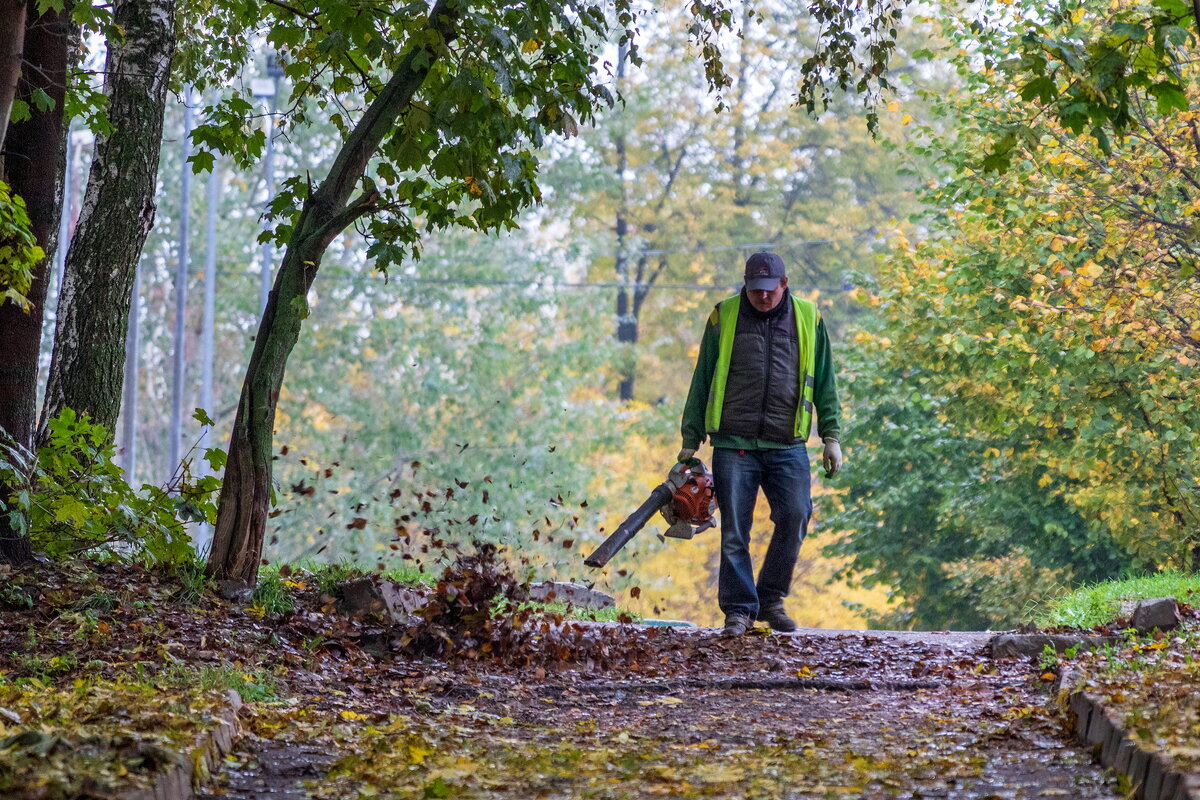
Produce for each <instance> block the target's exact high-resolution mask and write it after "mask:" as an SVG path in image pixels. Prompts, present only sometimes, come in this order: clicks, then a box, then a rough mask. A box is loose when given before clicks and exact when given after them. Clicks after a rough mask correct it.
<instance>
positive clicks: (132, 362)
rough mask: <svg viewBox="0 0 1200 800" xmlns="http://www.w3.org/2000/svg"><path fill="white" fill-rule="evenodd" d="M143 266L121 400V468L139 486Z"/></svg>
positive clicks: (137, 271) (137, 276)
mask: <svg viewBox="0 0 1200 800" xmlns="http://www.w3.org/2000/svg"><path fill="white" fill-rule="evenodd" d="M141 305H142V268H141V265H140V264H139V265H138V266H137V267H135V268H134V271H133V297H132V299H131V302H130V304H129V328H128V330H127V331H126V332H125V387H124V391H125V397H124V399H123V400H122V401H121V442H122V445H123V449H122V452H121V469H123V470H124V471H125V481H126V482H127V483H128V484H129V485H130V486H137V485H138V483H137V481H136V480H135V474H134V473H135V472H136V471H137V430H138V353H139V351H140V350H141V339H142V326H141Z"/></svg>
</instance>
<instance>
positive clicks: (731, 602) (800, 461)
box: [713, 446, 812, 619]
mask: <svg viewBox="0 0 1200 800" xmlns="http://www.w3.org/2000/svg"><path fill="white" fill-rule="evenodd" d="M713 482H714V484H715V485H716V493H717V504H718V505H719V506H720V509H721V572H720V576H719V578H718V584H717V602H718V604H719V605H720V606H721V611H723V612H725V614H726V615H729V614H745V615H747V616H748V617H750V618H751V619H754V617H755V616H757V615H758V609H759V607H760V606H765V605H767V604H769V603H772V602H776V601H779V600H782V599H783V598H784V597H786V596H787V593H788V589H789V588H790V587H791V584H792V572H793V571H794V570H795V568H796V559H797V558H798V557H799V555H800V543H801V542H803V541H804V536H805V534H807V533H808V519H809V517H811V516H812V495H811V479H810V477H809V467H808V450H807V449H806V448H805V447H803V446H800V447H791V448H788V449H786V450H731V449H727V448H724V447H722V448H715V449H714V450H713ZM759 487H761V488H762V490H763V494H764V495H766V497H767V504H768V505H769V506H770V508H771V522H772V523H774V525H775V531H774V532H773V533H772V534H771V543H770V545H768V547H767V555H766V558H765V559H764V560H763V565H762V569H761V570H760V571H759V573H758V584H757V586H756V585H755V583H754V563H753V562H752V561H751V559H750V527H751V525H752V524H753V521H754V503H755V501H756V500H757V499H758V490H759Z"/></svg>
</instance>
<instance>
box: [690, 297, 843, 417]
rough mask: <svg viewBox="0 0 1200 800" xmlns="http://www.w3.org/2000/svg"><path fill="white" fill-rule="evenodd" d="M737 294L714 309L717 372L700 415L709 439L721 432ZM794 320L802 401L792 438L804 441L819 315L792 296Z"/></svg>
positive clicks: (808, 303)
mask: <svg viewBox="0 0 1200 800" xmlns="http://www.w3.org/2000/svg"><path fill="white" fill-rule="evenodd" d="M741 302H742V296H741V295H740V294H737V295H734V296H733V297H730V298H729V299H728V300H723V301H722V302H721V304H720V305H719V306H718V307H717V312H716V313H717V324H718V325H719V326H720V330H719V335H720V339H719V340H718V341H719V345H718V348H717V368H716V372H715V373H714V374H713V379H712V385H711V386H710V387H709V389H708V407H707V409H706V410H705V412H704V427H705V430H706V431H707V432H708V434H709V436H711V435H713V434H714V433H719V432H720V429H721V410H722V409H723V408H724V407H725V382H726V381H727V380H728V378H729V360H730V357H731V356H732V354H733V336H734V333H735V332H736V331H737V321H738V309H739V308H740V307H741ZM792 303H793V305H794V306H795V311H796V313H795V317H796V342H797V344H798V346H799V350H798V354H799V365H798V366H799V367H800V368H799V369H797V370H796V376H797V377H798V378H799V380H800V391H799V392H798V393H797V397H800V398H802V399H801V401H800V402H799V403H797V404H796V427H795V436H796V438H798V439H807V438H808V432H809V430H810V429H811V427H812V415H813V375H814V373H815V372H816V359H817V347H816V341H817V320H819V319H820V316H821V315H820V312H818V311H817V307H816V306H815V305H814V304H812V303H810V302H808V301H807V300H801V299H800V298H799V297H796V296H795V295H792Z"/></svg>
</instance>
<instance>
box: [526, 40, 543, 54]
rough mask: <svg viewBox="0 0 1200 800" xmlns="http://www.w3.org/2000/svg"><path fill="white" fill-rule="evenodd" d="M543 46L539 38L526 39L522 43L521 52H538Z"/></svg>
mask: <svg viewBox="0 0 1200 800" xmlns="http://www.w3.org/2000/svg"><path fill="white" fill-rule="evenodd" d="M541 47H542V43H541V42H539V41H538V40H537V39H526V40H525V43H524V44H522V45H521V52H522V53H536V52H537V51H538V50H540V49H541Z"/></svg>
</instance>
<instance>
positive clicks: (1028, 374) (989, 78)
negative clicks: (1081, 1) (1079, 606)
mask: <svg viewBox="0 0 1200 800" xmlns="http://www.w3.org/2000/svg"><path fill="white" fill-rule="evenodd" d="M1017 11H1018V12H1019V9H1018V10H1017ZM985 44H986V43H985ZM1005 46H1007V44H1006V43H1000V44H999V45H998V47H1000V48H1001V49H997V50H988V49H987V48H986V47H985V48H983V50H982V53H981V51H980V49H979V48H976V49H975V53H976V54H981V55H982V56H983V57H985V58H992V59H993V63H998V60H999V56H1000V55H1001V54H1002V53H1003V52H1004V51H1003V49H1002V48H1003V47H1005ZM963 74H965V75H970V77H969V78H968V82H967V85H966V86H965V87H964V89H963V90H962V91H961V92H957V93H955V94H954V95H951V96H948V97H947V98H946V99H945V101H944V104H943V106H942V108H943V111H944V113H945V114H947V116H949V117H951V118H954V119H958V120H960V121H964V122H963V124H962V125H961V127H959V128H958V130H957V132H956V133H955V134H953V135H945V134H944V133H939V132H938V131H937V130H935V129H934V128H932V127H931V128H929V129H928V130H927V131H926V140H925V141H924V142H922V143H921V144H920V145H918V146H919V147H921V148H923V149H928V150H929V151H931V152H933V153H935V154H936V156H937V159H938V160H939V161H940V162H942V163H944V164H946V165H947V166H948V167H949V169H950V171H949V174H948V175H947V176H946V179H945V180H944V181H943V182H941V183H940V184H938V185H936V186H935V188H934V189H933V191H932V193H931V195H930V197H929V202H930V207H931V208H935V209H949V211H948V212H938V213H937V214H936V215H935V216H932V217H930V218H929V228H930V230H929V234H928V235H926V236H923V237H921V238H920V239H918V240H915V241H912V242H906V243H904V244H903V247H902V248H901V249H899V250H898V251H897V252H896V254H895V255H894V257H893V258H891V259H890V260H889V262H888V267H887V269H886V270H885V271H884V272H883V274H882V275H881V283H880V286H879V291H878V293H877V294H876V295H875V296H874V298H873V302H874V303H876V304H877V305H876V307H877V308H878V309H879V310H880V311H881V313H882V314H883V318H884V320H885V324H884V326H883V327H882V328H881V329H880V330H878V331H874V332H864V334H863V346H864V347H873V350H872V353H873V354H874V356H875V357H876V358H877V359H878V361H879V363H880V364H881V366H882V367H883V369H884V371H881V372H877V373H876V374H875V377H874V378H870V377H868V378H867V379H866V384H865V387H864V390H863V391H862V392H859V393H858V395H859V397H866V396H867V395H868V394H870V393H875V398H876V399H875V401H874V402H868V403H867V408H866V409H865V411H866V412H867V413H866V419H868V420H872V419H874V420H875V421H874V422H871V423H870V425H871V427H870V430H873V431H876V432H877V434H879V435H883V434H886V432H887V431H889V430H893V431H909V432H911V431H912V430H913V426H914V422H913V420H914V418H915V419H916V421H917V422H918V423H919V425H918V426H917V427H916V430H917V431H926V432H930V434H929V435H930V436H932V435H934V434H936V436H937V437H940V440H941V441H944V442H946V443H947V444H948V445H950V443H957V445H950V446H948V447H947V448H942V449H941V450H935V452H941V453H942V461H941V462H940V463H938V464H936V465H933V466H922V464H923V463H924V462H923V459H927V458H928V456H927V454H925V453H922V452H921V451H922V450H928V449H930V448H929V447H913V446H911V445H909V446H905V445H902V444H900V443H896V446H897V447H902V448H903V449H902V455H901V456H900V457H899V458H900V460H899V461H897V459H896V457H894V456H887V455H886V454H884V453H883V452H882V448H883V445H882V444H880V445H879V446H878V447H877V446H876V445H875V444H865V445H863V448H862V451H861V452H860V454H859V455H858V456H857V457H856V462H857V463H859V465H860V467H861V468H862V473H861V477H860V473H859V472H857V471H852V472H851V473H850V474H849V475H848V478H850V479H851V482H852V486H851V489H850V493H849V496H848V505H847V510H846V511H845V512H844V513H843V514H842V515H841V516H840V517H839V519H838V520H837V521H836V523H837V525H838V527H839V528H840V529H841V530H843V531H845V532H846V533H847V534H850V533H851V532H852V534H853V535H852V538H850V539H847V540H846V543H845V544H844V547H843V548H842V551H843V552H845V553H848V554H850V555H852V556H853V558H854V562H853V567H852V569H855V570H858V571H860V572H861V573H862V574H863V575H866V576H875V577H879V578H881V579H883V580H885V581H886V580H888V579H889V578H892V579H895V580H897V582H898V583H900V584H902V585H906V586H907V587H908V588H907V589H905V590H904V591H905V592H906V593H908V594H909V595H910V597H912V598H913V600H914V602H915V603H916V604H917V605H916V606H914V608H918V609H919V607H920V603H921V599H920V598H921V596H922V595H923V594H926V593H929V592H932V591H934V590H936V589H937V588H938V587H939V586H944V585H945V584H946V583H948V582H953V581H954V580H955V579H956V576H954V575H953V574H952V572H953V570H954V569H955V564H958V565H959V566H960V567H961V566H964V565H966V564H968V563H973V564H974V566H975V568H976V572H977V573H978V572H979V571H980V570H981V569H982V570H988V569H990V570H992V571H993V573H994V574H995V575H1000V576H1003V577H1004V578H1005V579H1006V580H1009V581H1010V583H1011V585H1021V586H1024V587H1026V589H1028V590H1029V591H1027V592H1025V594H1026V595H1027V596H1034V597H1036V596H1037V594H1038V593H1039V592H1045V591H1046V590H1047V589H1049V588H1050V587H1051V586H1052V585H1054V584H1055V583H1063V584H1068V583H1073V582H1076V581H1080V580H1089V579H1096V578H1100V577H1109V576H1111V575H1113V574H1114V573H1116V572H1117V571H1119V570H1131V571H1137V570H1157V569H1162V568H1169V567H1173V568H1179V569H1195V567H1196V555H1195V553H1196V544H1197V540H1196V537H1195V531H1196V529H1197V523H1198V522H1200V520H1198V519H1197V516H1196V514H1197V505H1196V497H1195V485H1196V476H1197V473H1198V468H1200V464H1198V463H1197V461H1196V458H1195V453H1196V447H1195V445H1196V442H1195V441H1194V439H1195V434H1194V432H1195V431H1196V430H1197V425H1198V424H1200V417H1197V414H1198V411H1197V408H1196V405H1195V402H1194V399H1193V398H1194V397H1195V395H1196V390H1197V384H1196V380H1197V375H1196V369H1195V364H1196V360H1197V358H1198V357H1200V353H1198V352H1197V343H1198V342H1197V336H1196V327H1195V326H1196V323H1195V320H1196V319H1197V312H1198V311H1200V309H1198V308H1197V302H1198V295H1197V293H1196V290H1195V282H1194V278H1193V275H1194V272H1195V268H1196V266H1195V265H1196V257H1197V253H1196V249H1195V244H1194V241H1193V240H1192V238H1191V236H1190V234H1189V233H1188V231H1189V230H1190V229H1191V220H1192V219H1193V218H1194V215H1195V211H1196V209H1197V205H1196V202H1197V201H1196V195H1195V192H1196V186H1197V185H1198V184H1197V178H1198V175H1197V173H1196V170H1197V164H1198V163H1200V161H1198V159H1200V154H1198V153H1197V149H1196V145H1195V141H1196V140H1195V137H1194V131H1195V125H1196V119H1195V112H1193V111H1191V110H1188V111H1184V112H1180V111H1178V109H1174V108H1162V107H1161V106H1160V105H1159V104H1158V103H1157V102H1156V101H1155V93H1154V92H1153V91H1151V89H1152V87H1145V86H1142V87H1134V90H1133V92H1132V95H1131V97H1132V98H1133V99H1132V101H1131V103H1132V105H1131V108H1133V109H1135V110H1136V112H1135V113H1134V114H1133V115H1132V118H1131V120H1130V128H1129V130H1128V135H1127V136H1126V137H1125V138H1123V139H1120V140H1103V139H1100V138H1098V137H1090V136H1080V135H1078V134H1077V133H1076V132H1075V131H1073V130H1071V129H1070V128H1069V127H1063V126H1062V125H1060V124H1058V123H1057V122H1055V121H1054V115H1052V114H1048V115H1045V116H1044V117H1043V119H1042V121H1041V122H1040V123H1039V124H1038V125H1037V127H1036V128H1034V129H1033V131H1032V134H1033V138H1034V140H1035V141H1036V147H1034V146H1027V145H1021V144H1018V145H1015V146H1014V147H1013V148H1012V149H1011V150H1010V151H1009V152H1008V153H1007V160H1006V163H1005V164H999V163H997V162H996V160H995V152H994V150H992V148H990V147H989V146H988V144H989V143H991V142H995V141H996V140H997V136H998V135H1002V132H1003V131H1005V130H1011V129H1012V126H1014V125H1017V124H1027V121H1028V106H1027V105H1026V103H1027V102H1030V101H1029V100H1023V99H1022V98H1021V97H1020V86H1019V85H1017V84H1014V83H1012V82H1009V81H1007V80H1006V79H1005V77H1004V75H1003V74H1002V73H998V72H983V73H971V72H969V71H967V70H964V71H963ZM1185 74H1187V73H1185ZM1192 102H1194V100H1193V101H1192ZM1001 166H1003V167H1005V169H1004V170H1003V171H999V169H998V168H999V167H1001ZM1152 187H1153V188H1152ZM888 397H895V398H897V399H898V401H899V403H898V404H893V405H892V406H891V407H889V406H887V405H885V404H884V399H885V398H888ZM905 438H915V439H916V440H917V441H919V442H927V441H929V439H928V438H926V437H925V436H923V435H922V436H911V437H905ZM885 441H886V439H885ZM972 453H974V454H975V455H971V454H972ZM897 464H902V465H903V468H902V469H900V470H897V469H896V466H897ZM889 465H890V467H889ZM933 475H940V476H941V480H942V483H941V485H940V486H939V487H937V489H936V491H930V492H927V493H925V494H924V495H922V494H921V493H920V492H918V491H916V487H917V482H919V481H922V480H926V481H928V480H930V476H933ZM885 476H892V480H894V479H895V476H901V479H900V480H899V481H898V484H897V486H896V487H895V488H892V489H889V490H887V491H883V490H882V489H881V486H882V485H883V484H882V481H883V479H884V478H885ZM905 487H908V489H911V490H912V492H911V494H909V493H907V491H906V490H905ZM988 487H990V488H988ZM1005 495H1007V496H1008V497H1009V500H1008V502H999V500H1000V498H1003V497H1004V496H1005ZM906 496H907V497H908V500H905V497H906ZM913 496H922V497H923V498H924V499H923V500H922V502H910V501H911V499H912V497H913ZM989 496H990V497H991V500H988V501H987V502H980V501H979V499H978V498H980V497H985V498H986V497H989ZM972 498H974V499H972ZM853 504H857V505H858V506H859V508H857V509H854V508H851V507H850V506H851V505H853ZM921 509H927V510H928V513H927V514H926V517H925V520H924V522H923V523H922V524H921V525H919V526H918V527H917V528H916V529H913V530H910V531H909V532H908V533H909V535H908V536H907V538H903V537H901V536H899V534H900V533H901V531H900V528H899V527H898V520H902V519H904V518H905V517H906V516H907V515H909V514H911V513H913V512H916V511H919V510H921ZM1006 510H1007V511H1006ZM872 515H877V517H876V518H874V519H872ZM966 517H975V518H976V519H975V521H970V520H968V519H966ZM964 523H969V524H967V525H966V526H965V527H964ZM988 528H991V529H992V530H993V531H995V532H1003V531H1004V530H1006V529H1008V531H1009V532H1008V533H1007V534H1003V535H998V536H997V535H989V534H988V533H987V532H986V530H987V529H988ZM946 529H949V530H958V531H962V532H964V533H963V535H960V536H958V537H957V539H956V540H948V539H946V538H945V537H944V536H943V535H941V532H942V531H944V530H946ZM918 530H923V531H924V533H923V535H919V536H918V535H917V531H918ZM972 530H974V532H971V531H972ZM989 541H990V542H991V543H992V544H989ZM946 544H952V545H953V548H952V550H951V552H952V553H953V554H954V558H953V559H949V558H947V557H946V556H947V554H946V552H945V551H942V550H939V547H940V546H944V545H946ZM995 544H1001V545H1004V546H1007V547H1009V548H1010V549H1009V551H1008V552H1002V551H1000V550H997V549H996V548H995V547H994V545H995ZM898 546H899V547H900V549H899V550H897V549H896V548H897V547H898ZM1072 546H1073V547H1074V551H1073V552H1072V549H1071V548H1072ZM964 559H966V560H964ZM923 569H924V570H927V572H928V575H927V576H926V577H921V576H920V575H918V574H917V573H918V572H919V571H920V570H923ZM1038 573H1040V574H1041V577H1040V578H1038V577H1037V574H1038ZM958 577H959V578H961V577H962V576H961V575H960V576H958ZM963 586H965V584H964V583H963V582H962V581H961V580H960V581H959V587H960V589H962V587H963ZM960 594H961V596H970V592H960ZM1013 594H1016V593H1015V592H1014V593H1013ZM974 599H975V600H978V599H979V598H978V596H977V595H976V596H975V597H974ZM976 611H977V612H978V613H982V614H985V615H986V614H987V613H988V611H987V609H985V608H983V607H981V606H977V608H976ZM993 611H994V609H993ZM1013 612H1014V610H1013V609H1012V608H1011V607H1009V608H1007V609H1006V613H1008V615H1009V616H1008V617H1007V619H1010V620H1011V619H1012V615H1013ZM936 613H940V612H936ZM934 616H935V615H934V614H931V615H929V616H927V619H930V618H933V617H934Z"/></svg>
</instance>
